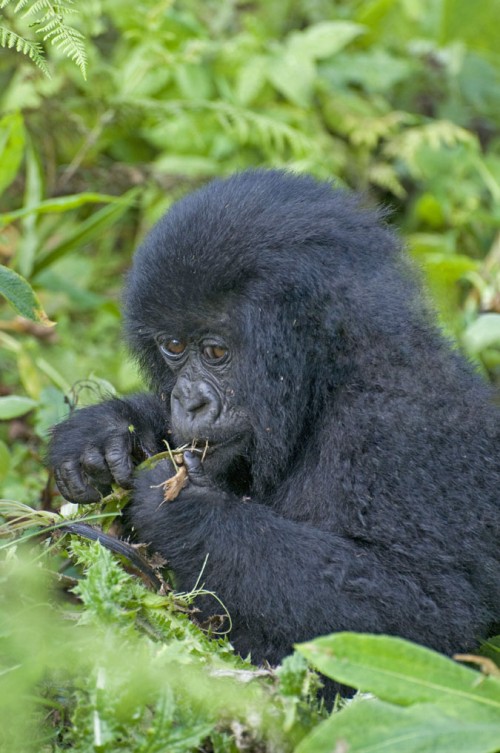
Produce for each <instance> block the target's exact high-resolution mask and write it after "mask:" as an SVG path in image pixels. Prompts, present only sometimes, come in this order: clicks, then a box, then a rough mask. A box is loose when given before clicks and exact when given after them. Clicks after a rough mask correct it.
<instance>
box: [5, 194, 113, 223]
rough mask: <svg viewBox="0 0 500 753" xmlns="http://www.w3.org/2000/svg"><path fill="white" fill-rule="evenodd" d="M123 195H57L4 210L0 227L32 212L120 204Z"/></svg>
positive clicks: (48, 212) (52, 211) (50, 211)
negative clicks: (14, 208)
mask: <svg viewBox="0 0 500 753" xmlns="http://www.w3.org/2000/svg"><path fill="white" fill-rule="evenodd" d="M123 199H124V197H123V196H110V195H109V194H103V193H93V192H85V193H77V194H72V195H70V196H57V197H56V198H55V199H46V200H45V201H41V202H40V203H39V204H34V205H33V206H29V207H23V208H22V209H16V211H15V212H4V213H3V214H0V227H4V226H5V225H10V224H11V223H12V222H15V221H16V220H20V219H22V218H23V217H27V216H28V215H30V214H54V213H56V212H68V211H69V210H70V209H78V207H82V206H84V205H85V204H110V203H114V204H119V203H121V202H122V201H123Z"/></svg>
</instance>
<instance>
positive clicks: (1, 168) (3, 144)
mask: <svg viewBox="0 0 500 753" xmlns="http://www.w3.org/2000/svg"><path fill="white" fill-rule="evenodd" d="M24 136H25V135H24V121H23V118H22V115H21V114H20V113H18V112H13V113H10V114H8V115H5V116H4V117H3V118H2V119H1V120H0V194H1V193H3V191H5V189H6V188H7V186H10V184H11V183H12V181H13V180H14V178H15V177H16V175H17V173H18V171H19V168H20V166H21V161H22V158H23V154H24V143H25V138H24Z"/></svg>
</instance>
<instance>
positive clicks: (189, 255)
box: [51, 171, 500, 663]
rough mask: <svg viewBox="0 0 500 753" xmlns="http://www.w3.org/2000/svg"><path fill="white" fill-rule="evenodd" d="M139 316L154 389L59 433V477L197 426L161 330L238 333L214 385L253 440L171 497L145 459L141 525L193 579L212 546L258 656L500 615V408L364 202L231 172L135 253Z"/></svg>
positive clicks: (479, 622)
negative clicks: (356, 634) (173, 404)
mask: <svg viewBox="0 0 500 753" xmlns="http://www.w3.org/2000/svg"><path fill="white" fill-rule="evenodd" d="M125 314H126V329H127V333H128V338H129V342H130V345H131V348H132V351H133V353H134V354H135V356H136V357H137V358H138V360H139V362H140V364H141V366H142V368H143V371H144V374H145V376H146V378H147V379H148V381H149V383H150V387H151V394H150V395H139V396H135V397H131V398H129V399H126V400H123V401H109V402H107V403H103V404H102V405H99V406H96V407H94V408H87V409H84V410H82V411H79V412H77V413H76V414H75V415H74V416H73V417H72V418H70V419H69V421H68V422H66V423H63V424H62V425H60V426H59V427H56V429H55V431H54V437H53V442H52V450H51V462H52V465H53V466H54V467H55V468H56V473H57V478H58V482H59V485H60V489H61V491H62V493H63V494H64V495H65V496H68V497H69V498H72V499H73V500H74V501H83V502H85V501H92V500H93V499H96V498H97V497H96V494H97V493H96V491H95V488H96V487H98V488H100V489H101V490H104V489H105V488H106V486H107V485H108V484H109V481H110V480H111V477H115V478H117V479H118V480H120V481H121V482H122V483H125V484H131V483H132V466H133V462H132V460H133V455H134V451H135V450H134V448H137V443H138V444H139V446H140V447H142V448H143V449H146V450H147V451H149V452H155V451H158V450H160V449H163V444H162V440H163V438H165V437H166V438H169V439H170V441H171V443H173V444H175V443H176V442H177V441H178V440H179V439H181V440H184V439H185V438H186V437H185V436H184V434H183V433H182V432H181V434H182V436H178V435H176V426H171V425H170V395H171V392H172V389H173V388H174V385H175V382H176V379H177V377H178V372H176V371H175V369H171V368H170V367H169V365H168V364H167V363H166V361H165V358H164V356H163V355H162V353H161V352H160V349H159V347H158V339H157V338H158V336H159V335H167V336H172V337H174V336H175V337H180V338H184V339H185V340H186V341H188V340H189V341H191V339H192V340H193V342H198V340H197V338H200V337H203V336H204V333H205V332H209V333H213V332H216V333H218V334H220V335H221V336H223V337H224V340H225V342H227V343H228V346H229V348H230V352H231V354H232V364H231V366H230V367H228V371H227V373H226V372H222V371H221V372H220V373H221V374H222V376H218V372H217V369H216V368H215V369H213V370H212V372H210V373H208V371H207V377H206V379H207V381H208V382H210V384H214V385H216V388H217V390H218V394H219V395H220V397H221V400H222V401H225V400H226V399H227V400H229V401H230V406H231V411H232V410H233V408H234V409H235V410H236V409H238V410H240V409H241V410H243V413H244V417H245V421H246V430H247V434H246V435H245V437H246V439H245V443H244V446H243V447H239V450H238V453H237V454H236V455H234V456H225V455H222V454H220V455H218V454H217V450H215V452H214V453H213V459H212V460H210V458H207V461H206V462H205V463H204V464H203V465H201V464H200V461H199V459H197V458H196V457H195V456H189V455H188V457H187V464H188V467H189V472H190V479H191V480H190V483H189V484H188V486H187V487H186V488H185V489H184V490H183V491H182V492H181V494H180V496H179V497H178V498H177V499H175V500H174V501H173V502H170V503H162V495H163V490H162V489H161V488H158V486H157V485H158V484H160V483H161V482H162V481H163V480H164V479H165V478H166V477H168V476H169V475H170V474H171V473H172V469H171V467H170V465H169V463H167V462H165V463H162V464H160V465H159V466H157V468H156V469H155V470H153V471H148V472H143V473H142V474H139V475H138V476H137V478H136V479H135V481H133V483H134V485H135V491H134V501H133V503H132V505H131V508H130V518H131V521H132V523H133V525H134V527H135V530H136V532H137V536H138V537H139V539H141V540H142V541H146V542H148V543H149V544H150V545H151V547H152V549H154V550H158V551H160V552H161V553H162V554H163V555H164V556H165V557H166V558H167V559H168V561H169V564H170V566H171V568H172V569H173V571H174V573H175V577H176V582H177V587H178V588H179V589H181V590H189V589H191V588H192V587H193V586H194V584H195V583H196V581H197V580H198V578H199V576H200V572H201V570H202V567H203V563H204V562H205V559H206V557H207V555H208V558H207V559H206V564H205V569H204V571H203V575H202V578H201V580H202V582H203V583H204V585H205V587H206V588H207V589H210V590H212V591H215V592H216V593H217V595H218V596H219V598H220V599H221V600H222V602H223V603H224V604H225V606H226V607H227V609H228V610H229V612H230V614H231V618H232V624H233V629H232V633H231V640H232V642H233V644H234V646H235V647H236V649H237V650H238V651H239V652H240V653H242V654H246V653H247V652H251V654H252V658H253V660H254V661H256V662H260V661H262V660H264V659H267V660H268V661H270V662H271V663H275V662H278V661H279V660H280V659H281V658H282V657H283V656H284V655H286V654H287V653H288V652H290V651H291V649H292V646H293V644H294V643H295V642H299V641H303V640H306V639H310V638H312V637H313V636H316V635H319V634H324V633H329V632H332V631H339V630H356V631H364V632H368V631H369V632H374V633H389V634H394V635H399V636H403V637H406V638H409V639H412V640H414V641H417V642H420V643H422V644H425V645H428V646H431V647H433V648H435V649H438V650H440V651H443V652H446V653H452V652H454V651H467V650H469V649H472V648H473V647H475V646H476V645H477V642H478V640H479V639H480V638H481V637H484V636H485V635H487V634H488V633H489V632H490V631H491V630H492V629H493V625H494V623H495V622H497V623H498V622H499V621H500V577H499V576H500V567H499V557H500V553H499V547H498V544H499V536H498V532H499V531H498V529H499V516H498V509H499V496H500V441H499V439H500V420H499V412H498V410H497V409H495V408H494V406H493V402H492V395H491V392H490V389H489V388H488V387H487V386H486V385H485V384H484V383H483V381H482V380H481V379H480V378H479V377H478V376H477V375H476V374H475V373H474V372H473V369H472V368H471V367H470V366H469V364H468V363H466V361H465V360H464V359H463V358H462V357H461V356H460V355H459V354H458V353H457V352H456V351H455V350H453V349H452V348H451V347H450V345H449V343H448V342H446V341H445V340H444V339H443V337H442V336H441V334H440V333H439V331H438V330H437V328H436V327H435V326H434V324H432V322H431V318H430V317H429V316H428V314H427V311H426V308H425V305H424V304H423V303H422V299H421V297H420V295H419V293H418V290H417V286H416V285H415V283H414V280H413V275H412V273H411V271H410V270H409V269H408V267H407V264H406V262H405V259H404V255H403V254H402V253H401V250H400V246H399V244H398V242H397V241H396V240H395V238H394V236H393V235H392V234H391V232H389V230H388V229H387V228H386V227H385V226H384V224H383V222H382V221H381V219H380V217H378V216H377V214H376V213H374V212H371V211H366V210H365V209H363V208H362V207H361V206H360V203H359V199H358V198H356V197H355V196H352V195H349V194H346V193H343V192H340V191H336V190H333V189H332V188H331V187H330V185H328V184H324V183H319V182H316V181H315V180H313V179H312V178H308V177H296V176H291V175H287V174H284V173H281V172H274V171H271V172H265V171H251V172H246V173H243V174H241V175H236V176H234V177H233V178H230V179H229V180H217V181H214V182H212V183H211V184H209V185H208V186H206V187H205V188H203V189H201V190H199V191H197V192H196V193H194V194H192V195H191V196H188V197H187V198H186V199H183V200H182V201H180V202H179V203H177V204H176V205H174V207H173V208H172V209H171V210H170V212H169V213H168V214H167V215H166V216H165V217H164V218H163V219H162V220H161V221H160V222H159V223H158V224H157V225H156V227H155V228H154V229H153V231H152V232H151V234H150V235H149V237H148V238H147V239H146V241H145V243H144V244H143V246H142V248H141V249H139V251H138V252H137V255H136V258H135V262H134V266H133V269H132V272H131V274H130V277H129V281H128V287H127V290H126V296H125ZM203 379H205V377H203ZM228 396H230V397H228ZM242 415H243V414H242ZM130 424H133V425H134V433H133V434H131V433H130V431H128V426H129V425H130ZM221 430H222V429H221ZM209 438H210V437H209ZM218 457H219V458H223V460H219V462H216V461H217V458H218ZM201 606H202V609H203V611H204V612H207V613H208V612H209V611H210V610H211V609H212V610H213V609H216V605H215V603H214V602H213V601H207V602H202V604H201Z"/></svg>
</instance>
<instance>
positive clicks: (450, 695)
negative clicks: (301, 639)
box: [297, 633, 500, 719]
mask: <svg viewBox="0 0 500 753" xmlns="http://www.w3.org/2000/svg"><path fill="white" fill-rule="evenodd" d="M297 649H298V650H299V651H300V652H301V653H302V654H304V656H305V657H306V659H308V660H309V661H310V662H311V664H312V665H313V666H314V667H315V668H316V669H318V670H319V671H320V672H322V673H323V674H324V675H326V676H327V677H331V678H333V679H334V680H337V681H338V682H341V683H344V684H346V685H350V686H352V687H354V688H358V689H359V690H363V691H366V692H371V693H374V694H375V695H376V696H378V697H379V698H381V699H382V700H385V701H390V702H392V703H398V704H403V705H406V704H410V703H425V702H433V703H435V704H436V705H437V706H439V707H440V708H444V709H450V708H451V709H453V708H454V707H456V705H457V703H459V702H465V701H474V702H477V703H478V704H481V705H484V706H485V707H486V708H490V709H494V710H495V711H496V713H498V715H499V719H500V681H499V680H497V679H495V678H493V677H483V678H481V677H478V674H477V672H476V671H474V670H472V669H469V668H467V667H464V666H462V665H460V664H457V663H456V662H454V661H452V660H451V659H448V658H447V657H445V656H441V654H438V653H436V652H435V651H431V650H430V649H427V648H423V647H422V646H417V645H416V644H414V643H410V642H409V641H405V640H403V639H401V638H393V637H389V636H385V635H364V634H356V633H334V634H333V635H329V636H325V637H322V638H317V639H316V640H314V641H311V642H310V643H302V644H300V645H299V646H297Z"/></svg>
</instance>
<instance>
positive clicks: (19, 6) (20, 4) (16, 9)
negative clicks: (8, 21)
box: [0, 0, 30, 13]
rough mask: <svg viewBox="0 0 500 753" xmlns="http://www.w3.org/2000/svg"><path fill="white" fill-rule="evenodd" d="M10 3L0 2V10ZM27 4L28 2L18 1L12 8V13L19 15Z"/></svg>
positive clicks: (7, 1) (9, 1)
mask: <svg viewBox="0 0 500 753" xmlns="http://www.w3.org/2000/svg"><path fill="white" fill-rule="evenodd" d="M11 2H12V0H0V10H3V8H6V7H7V6H8V5H10V3H11ZM29 2H30V0H18V1H17V3H16V4H15V6H14V13H19V11H21V10H22V9H23V8H24V7H25V6H26V5H28V3H29Z"/></svg>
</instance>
